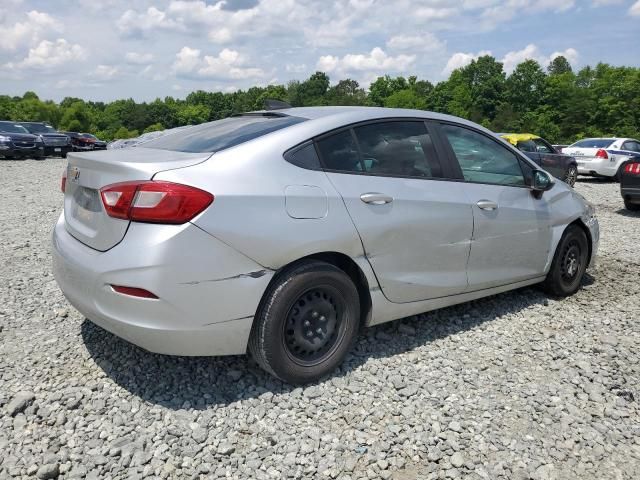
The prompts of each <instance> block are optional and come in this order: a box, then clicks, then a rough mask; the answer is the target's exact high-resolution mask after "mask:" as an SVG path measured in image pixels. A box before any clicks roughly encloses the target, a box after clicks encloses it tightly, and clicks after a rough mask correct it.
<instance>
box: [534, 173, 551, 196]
mask: <svg viewBox="0 0 640 480" xmlns="http://www.w3.org/2000/svg"><path fill="white" fill-rule="evenodd" d="M555 183H556V182H555V180H554V179H553V177H552V176H551V175H549V174H548V173H547V172H545V171H544V170H534V171H533V179H532V181H531V189H532V190H533V191H534V192H535V193H537V194H539V195H542V192H546V191H547V190H551V189H552V188H553V185H554V184H555Z"/></svg>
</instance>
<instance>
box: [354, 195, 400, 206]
mask: <svg viewBox="0 0 640 480" xmlns="http://www.w3.org/2000/svg"><path fill="white" fill-rule="evenodd" d="M360 200H362V201H363V202H364V203H369V204H371V205H384V204H386V203H391V202H393V197H390V196H389V195H385V194H384V193H375V192H370V193H363V194H362V195H360Z"/></svg>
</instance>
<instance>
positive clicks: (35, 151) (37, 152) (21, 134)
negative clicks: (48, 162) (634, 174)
mask: <svg viewBox="0 0 640 480" xmlns="http://www.w3.org/2000/svg"><path fill="white" fill-rule="evenodd" d="M0 156H2V157H4V158H7V159H14V158H27V157H28V158H35V159H36V160H42V159H43V158H44V143H43V141H42V139H41V138H40V137H38V136H37V135H31V134H30V133H29V132H28V131H27V129H26V128H24V127H23V126H22V125H20V124H18V123H16V122H9V121H0Z"/></svg>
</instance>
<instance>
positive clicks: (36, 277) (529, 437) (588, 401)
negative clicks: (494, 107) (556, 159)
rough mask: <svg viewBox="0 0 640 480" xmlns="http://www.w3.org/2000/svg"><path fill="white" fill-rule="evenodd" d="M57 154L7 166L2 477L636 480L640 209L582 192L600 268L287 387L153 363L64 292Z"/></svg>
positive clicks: (450, 313)
mask: <svg viewBox="0 0 640 480" xmlns="http://www.w3.org/2000/svg"><path fill="white" fill-rule="evenodd" d="M62 168H63V161H62V160H53V159H48V160H46V161H44V162H35V161H25V162H1V163H0V180H1V181H0V189H1V190H0V198H1V199H2V200H1V202H2V203H1V205H2V208H1V210H0V218H1V220H2V230H3V231H2V242H1V243H0V249H1V252H2V259H3V266H2V269H1V270H0V274H1V278H0V379H1V380H0V479H3V478H10V477H28V476H35V477H38V478H55V477H60V478H81V477H87V478H106V479H108V478H128V479H130V478H142V477H156V478H158V477H159V478H177V477H180V478H205V477H206V478H222V477H227V478H283V477H288V478H352V479H355V478H393V479H403V480H407V479H418V478H419V479H429V478H458V477H460V478H471V479H481V478H484V479H487V478H490V479H498V478H504V479H539V480H543V479H556V478H557V479H576V478H580V479H598V480H600V479H605V478H606V479H625V478H629V479H631V478H640V414H639V413H640V409H639V401H640V389H639V387H638V385H639V380H640V353H639V350H638V345H639V343H638V341H639V340H640V326H639V325H638V321H639V320H640V318H639V317H640V315H639V313H640V262H639V261H638V246H639V245H640V227H639V225H640V216H639V215H637V214H635V215H634V214H631V213H630V212H627V211H625V210H622V201H621V198H620V195H619V191H618V186H617V185H616V184H613V183H605V182H601V181H595V180H583V181H581V182H580V183H579V184H578V185H577V187H576V188H577V190H578V191H580V192H581V193H583V194H584V195H585V196H586V197H587V198H588V199H589V200H591V201H592V202H593V203H595V205H596V206H597V209H598V215H599V218H600V222H601V228H602V241H601V246H600V257H599V263H598V266H597V267H596V268H595V269H594V270H592V271H591V274H592V276H591V277H589V278H587V280H586V281H585V286H584V288H583V289H582V290H581V291H580V292H579V293H578V294H577V295H575V296H573V297H572V298H568V299H565V300H554V299H550V298H547V297H546V296H545V295H543V294H542V293H541V292H540V291H538V290H537V289H532V288H528V289H523V290H519V291H516V292H512V293H508V294H503V295H499V296H496V297H492V298H487V299H484V300H480V301H475V302H473V303H470V304H465V305H461V306H457V307H453V308H447V309H445V310H441V311H438V312H433V313H430V314H428V315H423V316H419V317H413V318H410V319H405V320H402V321H398V322H393V323H391V324H386V325H382V326H380V327H375V328H372V329H368V330H366V331H364V332H363V333H362V334H361V335H360V336H359V338H358V341H357V344H356V347H355V349H354V351H353V353H352V354H351V355H350V357H349V358H348V359H347V362H346V363H345V365H344V367H343V368H342V369H341V370H340V371H339V372H336V374H335V375H333V376H331V377H330V378H329V379H327V380H325V381H323V382H321V383H319V384H317V385H313V386H309V387H306V388H291V387H289V386H287V385H283V384H282V383H280V382H277V381H275V380H273V379H272V378H271V377H269V376H268V375H266V374H265V373H263V372H262V371H261V370H259V369H258V368H257V367H256V366H255V365H254V364H253V363H252V362H251V361H250V360H248V359H247V358H246V357H228V358H183V357H165V356H161V355H155V354H150V353H147V352H145V351H143V350H141V349H139V348H137V347H134V346H132V345H130V344H128V343H126V342H124V341H122V340H120V339H118V338H117V337H114V336H113V335H111V334H109V333H107V332H105V331H103V330H101V329H100V328H98V327H96V326H94V325H92V324H91V323H90V322H88V321H87V320H85V319H84V318H82V316H81V315H79V314H78V313H77V312H76V311H75V310H74V309H73V308H72V307H70V306H69V305H68V304H67V303H66V301H65V299H64V298H63V296H62V294H61V293H60V292H59V290H58V288H57V287H56V284H55V282H54V280H53V277H52V274H51V268H50V255H49V234H50V229H51V227H52V225H53V223H54V221H55V219H56V218H57V215H58V212H59V210H60V207H61V200H62V196H61V194H60V192H59V182H60V175H61V172H62Z"/></svg>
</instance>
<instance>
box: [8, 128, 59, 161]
mask: <svg viewBox="0 0 640 480" xmlns="http://www.w3.org/2000/svg"><path fill="white" fill-rule="evenodd" d="M16 123H18V124H20V125H22V126H23V127H24V128H26V129H27V130H28V131H29V133H32V134H33V135H37V136H39V137H40V138H41V139H42V141H43V142H44V154H45V155H46V156H55V157H62V158H65V157H66V156H67V153H69V152H70V151H71V139H70V138H69V137H68V136H67V135H65V134H64V133H60V132H58V131H57V130H56V129H55V128H53V127H52V126H51V125H49V124H47V123H44V122H16Z"/></svg>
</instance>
